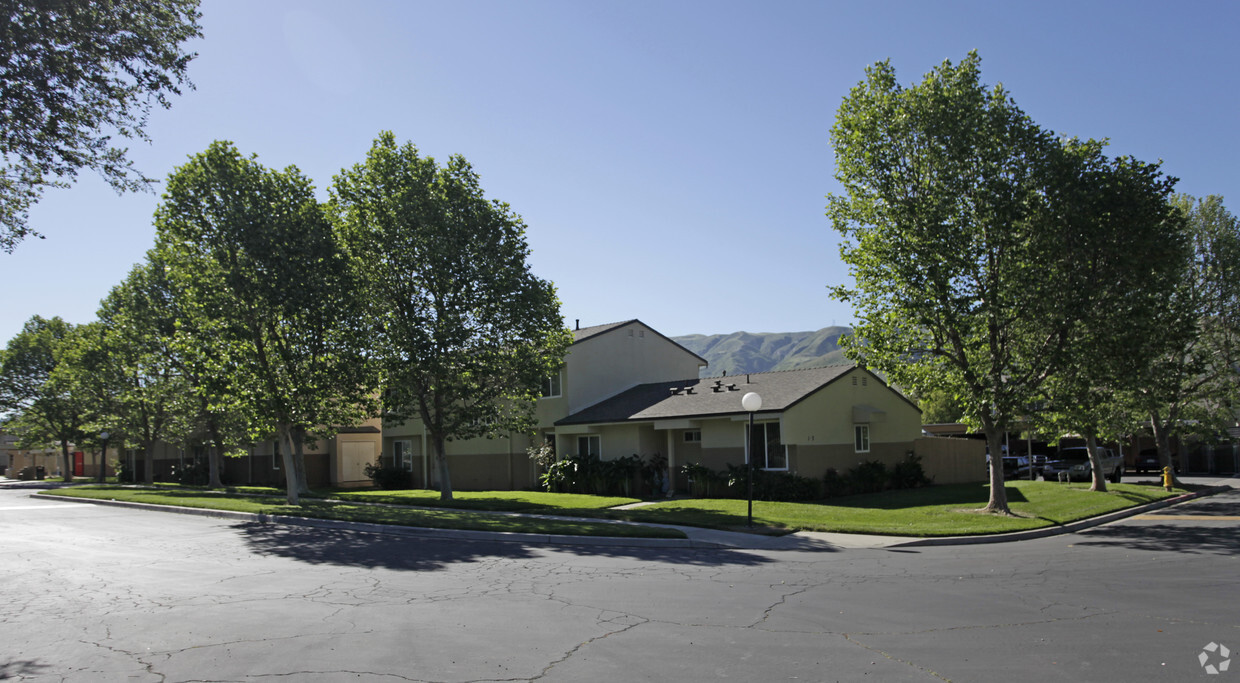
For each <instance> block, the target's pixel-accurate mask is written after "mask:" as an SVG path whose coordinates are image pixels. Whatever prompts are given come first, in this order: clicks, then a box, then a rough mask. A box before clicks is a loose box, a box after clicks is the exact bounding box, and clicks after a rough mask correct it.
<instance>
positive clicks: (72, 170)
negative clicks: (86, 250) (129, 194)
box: [0, 0, 202, 252]
mask: <svg viewBox="0 0 1240 683" xmlns="http://www.w3.org/2000/svg"><path fill="white" fill-rule="evenodd" d="M0 7H2V8H3V9H2V10H0V11H3V14H4V17H5V19H4V21H2V22H0V154H3V161H2V162H0V163H2V164H3V168H0V249H3V250H5V251H8V252H12V251H13V249H14V248H15V247H16V245H17V243H18V242H20V241H21V240H22V239H24V238H25V237H27V236H39V233H38V232H37V231H36V230H33V229H31V227H30V226H29V224H28V211H29V208H30V206H32V205H33V204H35V203H36V202H37V201H38V200H39V197H40V196H41V195H42V193H43V190H44V188H47V187H55V186H61V187H63V186H66V185H68V183H69V182H70V181H72V180H73V179H74V178H75V177H76V176H77V173H78V171H79V170H81V169H83V168H87V169H91V170H93V171H96V172H97V173H99V174H100V175H101V176H102V177H103V178H104V179H105V180H106V181H107V182H108V183H109V184H111V185H112V187H113V188H115V189H116V190H117V191H118V192H122V191H129V190H139V189H144V188H147V187H148V186H149V185H150V182H151V181H150V179H149V178H147V177H145V176H144V175H142V173H141V172H139V171H138V170H137V169H136V168H134V166H133V163H132V162H131V161H130V160H129V159H128V158H127V157H126V154H127V150H126V149H125V148H123V147H119V146H117V145H116V144H115V142H114V140H113V137H114V136H119V137H122V138H129V139H137V140H146V139H147V135H146V132H145V127H146V122H147V117H148V115H149V113H150V110H151V107H152V105H153V104H158V105H159V106H161V107H164V108H167V107H169V106H171V103H170V100H169V96H170V95H177V94H180V92H181V88H182V87H193V86H192V83H191V82H190V81H189V79H188V76H187V71H188V67H189V62H190V60H192V59H193V58H194V56H195V55H194V53H190V52H185V51H184V50H183V47H182V44H183V43H185V42H186V41H188V40H190V39H192V38H195V37H199V36H201V35H202V33H201V31H202V29H201V27H200V26H199V25H198V19H199V17H200V14H199V12H198V0H145V1H144V2H140V3H138V2H120V1H112V0H105V1H103V2H95V1H91V0H60V1H51V0H0Z"/></svg>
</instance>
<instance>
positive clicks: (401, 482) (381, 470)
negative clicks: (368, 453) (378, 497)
mask: <svg viewBox="0 0 1240 683" xmlns="http://www.w3.org/2000/svg"><path fill="white" fill-rule="evenodd" d="M363 471H364V472H365V474H366V476H367V477H369V478H370V479H371V480H372V481H374V482H375V488H378V489H386V490H393V489H411V488H413V472H410V471H408V470H406V469H403V468H400V467H385V466H384V465H383V461H378V462H376V463H374V464H372V465H366V469H365V470H363Z"/></svg>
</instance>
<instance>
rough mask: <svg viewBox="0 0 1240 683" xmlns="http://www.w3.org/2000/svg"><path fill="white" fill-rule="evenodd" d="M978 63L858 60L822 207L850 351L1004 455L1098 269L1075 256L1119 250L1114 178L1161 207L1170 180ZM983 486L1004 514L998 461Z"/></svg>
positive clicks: (1057, 358) (1062, 350)
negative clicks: (1038, 117)
mask: <svg viewBox="0 0 1240 683" xmlns="http://www.w3.org/2000/svg"><path fill="white" fill-rule="evenodd" d="M980 67H981V60H980V58H979V57H978V56H977V54H976V53H970V54H969V55H968V57H966V58H965V59H964V60H962V61H961V62H960V63H959V64H956V65H954V64H952V63H951V62H950V61H946V62H944V63H943V64H941V65H940V66H938V67H936V68H935V69H934V70H933V71H931V72H930V73H928V74H927V75H926V76H925V78H924V79H923V80H922V82H920V83H918V84H914V85H912V86H910V87H907V88H906V87H903V86H901V85H900V84H899V83H898V82H897V80H896V74H895V70H894V68H892V66H891V64H890V63H889V62H882V63H878V64H875V65H874V66H872V67H870V68H868V69H867V70H866V78H865V80H863V81H862V82H861V83H860V84H858V85H857V86H856V87H854V88H853V89H852V90H851V92H850V93H849V95H848V96H847V97H846V98H845V99H844V102H843V103H842V104H841V106H840V109H839V112H838V115H837V119H836V123H835V126H834V127H833V128H832V131H831V139H832V144H833V146H834V148H835V153H836V162H837V174H836V177H837V178H838V179H839V181H840V182H841V184H842V185H843V188H844V193H843V194H840V195H832V196H830V197H828V215H829V216H830V218H831V219H832V222H833V224H834V226H835V228H836V230H838V231H839V232H840V233H841V234H842V235H843V236H844V237H845V242H844V243H843V245H842V246H841V256H842V258H843V260H844V262H845V263H847V264H848V265H849V266H850V269H851V273H852V275H853V276H854V278H855V281H856V284H855V287H851V288H850V287H843V286H841V287H837V288H835V293H836V295H837V296H839V297H841V298H842V299H844V300H848V301H852V302H853V303H854V305H855V307H856V310H857V315H858V319H859V322H858V324H857V325H856V327H855V329H854V336H853V337H852V338H851V339H850V340H848V343H847V349H848V352H849V353H850V355H852V356H853V357H854V358H856V359H858V360H859V361H861V362H862V363H865V364H868V365H870V366H873V367H876V368H878V369H879V370H881V371H883V372H884V373H886V374H887V375H888V376H889V377H891V378H892V380H893V381H894V382H896V383H897V384H899V385H901V386H905V387H909V388H910V389H912V390H914V391H916V392H917V393H919V394H922V395H928V394H930V393H933V392H935V391H945V392H947V393H948V394H949V395H950V396H952V397H953V398H954V399H955V400H957V401H959V402H960V403H961V404H962V407H963V408H964V417H965V419H966V421H967V422H970V423H972V424H974V425H975V426H979V427H981V428H982V430H983V431H984V432H985V433H986V435H987V441H988V443H989V446H990V451H991V453H999V452H1000V450H1001V449H1000V439H1001V436H1002V433H1003V431H1004V430H1005V429H1007V428H1009V427H1010V426H1011V425H1013V424H1014V423H1015V421H1016V420H1017V419H1018V418H1020V417H1021V416H1022V414H1023V413H1024V412H1025V411H1026V407H1027V406H1029V405H1030V404H1032V403H1033V402H1034V400H1035V399H1036V398H1037V397H1038V395H1039V390H1040V389H1041V387H1042V385H1043V383H1044V382H1045V381H1046V379H1047V378H1048V377H1050V376H1051V375H1052V374H1053V373H1054V372H1055V371H1056V370H1058V369H1059V368H1060V367H1062V365H1063V363H1064V362H1065V359H1066V358H1067V354H1068V351H1069V349H1070V346H1071V342H1072V340H1073V337H1074V335H1075V334H1076V332H1077V330H1078V329H1079V326H1080V316H1079V312H1080V311H1081V310H1082V309H1083V308H1085V307H1086V306H1088V305H1089V304H1090V296H1091V295H1093V294H1094V293H1096V292H1098V291H1099V288H1100V287H1102V286H1103V283H1102V282H1101V281H1100V280H1099V277H1100V275H1101V277H1102V278H1103V279H1105V278H1106V277H1107V276H1106V274H1099V273H1098V272H1096V271H1095V270H1094V269H1093V267H1092V265H1093V264H1091V263H1090V259H1089V258H1087V257H1086V256H1085V255H1086V254H1089V253H1091V252H1093V251H1097V252H1099V253H1100V254H1101V253H1105V254H1107V255H1108V257H1112V258H1113V257H1115V256H1114V254H1113V253H1112V251H1109V250H1111V249H1114V245H1115V236H1116V234H1115V232H1114V231H1115V230H1117V229H1120V230H1122V229H1123V228H1124V227H1125V226H1127V225H1128V223H1129V219H1128V218H1125V217H1115V218H1114V219H1111V218H1108V216H1109V214H1108V213H1107V212H1108V211H1114V210H1115V206H1114V205H1111V204H1108V202H1110V194H1108V193H1109V192H1111V190H1109V189H1108V188H1109V187H1110V184H1111V183H1115V182H1119V181H1120V180H1125V181H1131V183H1132V185H1133V187H1132V188H1131V190H1130V192H1131V193H1133V194H1134V195H1135V194H1140V193H1148V196H1147V195H1141V196H1142V197H1143V198H1145V199H1148V201H1149V203H1150V204H1151V205H1154V206H1156V205H1157V204H1158V202H1159V201H1160V197H1161V198H1162V201H1165V193H1166V192H1167V191H1168V190H1169V187H1170V183H1171V182H1173V181H1168V180H1166V179H1164V178H1162V176H1161V174H1160V173H1159V172H1158V169H1157V166H1151V165H1144V164H1139V163H1138V162H1131V161H1129V160H1110V159H1107V158H1106V157H1105V156H1103V155H1102V154H1101V149H1102V144H1101V143H1097V142H1094V141H1084V142H1082V141H1079V140H1075V139H1072V140H1065V139H1060V138H1058V137H1056V136H1055V134H1054V133H1053V132H1051V131H1049V130H1046V129H1043V128H1041V127H1039V126H1037V125H1036V124H1035V123H1034V122H1033V121H1032V120H1031V119H1030V118H1029V117H1028V116H1027V115H1026V114H1025V113H1024V112H1023V111H1022V110H1021V109H1020V108H1019V107H1018V106H1017V105H1016V103H1015V102H1014V100H1013V99H1012V98H1011V97H1010V96H1009V95H1008V93H1007V91H1006V90H1004V89H1003V87H1002V86H995V87H993V88H989V87H987V86H985V85H983V84H982V83H981V80H980ZM1130 168H1131V172H1128V170H1126V169H1130ZM1140 220H1145V218H1144V217H1142V218H1141V219H1140ZM1108 221H1110V222H1108ZM1141 246H1142V248H1147V247H1148V246H1149V245H1148V244H1143V245H1141ZM1146 253H1147V252H1145V251H1143V252H1142V254H1146ZM1133 267H1134V268H1135V267H1136V266H1133ZM1122 269H1123V268H1122V267H1119V270H1122ZM1135 274H1136V273H1134V275H1135ZM1130 281H1131V280H1125V282H1130ZM1106 285H1107V286H1114V287H1117V288H1122V287H1123V286H1125V285H1124V284H1122V283H1111V282H1110V281H1107V282H1106ZM990 480H991V487H990V495H991V499H990V502H989V504H988V506H987V508H988V509H990V510H993V511H1000V512H1006V511H1007V501H1006V495H1005V491H1004V487H1003V485H1002V481H1003V473H1002V467H1001V463H1000V462H999V458H997V457H996V458H992V463H991V474H990Z"/></svg>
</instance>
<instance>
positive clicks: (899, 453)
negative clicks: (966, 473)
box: [789, 441, 913, 478]
mask: <svg viewBox="0 0 1240 683" xmlns="http://www.w3.org/2000/svg"><path fill="white" fill-rule="evenodd" d="M790 450H791V451H792V453H791V455H790V457H789V460H790V461H791V462H790V463H789V469H790V470H791V471H794V472H796V473H797V474H799V475H801V476H803V477H814V478H818V477H821V476H823V475H824V474H826V473H827V470H828V469H834V470H835V471H836V472H839V473H840V474H845V473H847V472H848V470H851V469H852V468H854V467H856V466H857V465H860V464H861V463H863V462H871V461H878V462H881V463H883V464H884V465H886V466H887V468H888V469H890V468H891V467H892V466H894V465H896V464H897V463H900V462H903V461H904V459H905V457H907V455H908V454H909V453H910V452H912V450H913V442H912V441H907V442H903V443H881V444H874V443H872V444H871V447H870V452H869V453H857V452H855V451H854V450H853V446H852V444H851V443H849V444H829V445H819V446H806V445H797V446H794V447H793V448H791V449H790Z"/></svg>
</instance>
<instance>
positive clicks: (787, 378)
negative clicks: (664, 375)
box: [556, 364, 856, 425]
mask: <svg viewBox="0 0 1240 683" xmlns="http://www.w3.org/2000/svg"><path fill="white" fill-rule="evenodd" d="M855 367H856V365H853V364H846V365H832V366H828V367H825V368H810V369H806V370H785V371H782V372H761V373H750V374H748V375H734V376H729V377H711V378H707V379H698V378H693V379H682V380H677V381H674V382H655V383H653V384H641V385H638V386H635V387H633V388H632V389H629V390H628V391H624V392H621V393H619V394H617V395H615V396H613V397H611V398H608V399H604V400H603V401H600V402H598V403H595V404H594V405H592V406H590V407H588V408H584V409H582V410H580V411H578V412H576V413H574V414H572V415H569V416H568V417H565V418H563V419H562V420H559V421H558V422H556V425H571V424H607V423H616V422H632V421H639V422H644V421H650V420H668V419H677V418H692V417H714V416H720V415H743V414H745V410H744V409H743V408H741V397H742V396H744V395H745V394H746V393H748V392H750V391H756V392H758V395H759V396H761V397H762V410H760V411H758V412H760V413H765V412H778V411H782V410H787V409H788V408H791V407H792V406H793V405H796V404H797V403H799V402H800V401H801V400H802V399H804V398H805V397H807V396H809V395H810V394H812V393H814V392H815V391H818V390H819V389H821V388H822V387H824V386H826V385H828V384H830V383H831V382H833V381H835V380H836V379H839V378H840V377H842V376H844V375H845V374H847V373H848V372H849V371H851V370H852V369H853V368H855ZM716 382H719V383H720V384H719V385H717V384H716ZM729 385H732V386H733V387H734V388H730V387H729ZM716 386H718V387H719V388H720V389H721V390H720V391H716V390H715V387H716ZM675 389H679V391H676V392H675V393H674V392H673V390H675ZM690 390H692V393H689V391H690Z"/></svg>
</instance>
